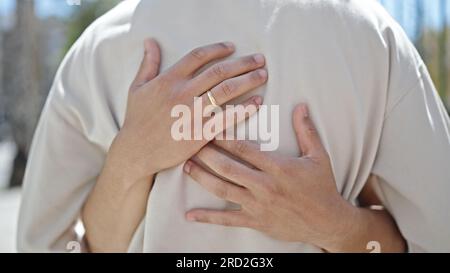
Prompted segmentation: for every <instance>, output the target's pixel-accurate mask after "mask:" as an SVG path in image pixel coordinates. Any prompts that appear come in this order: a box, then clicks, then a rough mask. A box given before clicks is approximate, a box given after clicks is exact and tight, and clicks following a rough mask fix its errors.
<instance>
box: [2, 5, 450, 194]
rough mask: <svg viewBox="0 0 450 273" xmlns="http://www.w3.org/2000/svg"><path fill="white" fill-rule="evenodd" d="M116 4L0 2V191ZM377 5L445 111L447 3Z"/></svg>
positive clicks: (20, 167)
mask: <svg viewBox="0 0 450 273" xmlns="http://www.w3.org/2000/svg"><path fill="white" fill-rule="evenodd" d="M124 1H126V0H124ZM186 1H187V0H186ZM118 2H120V0H81V5H79V6H69V5H68V4H67V2H66V1H65V0H0V189H1V188H5V187H11V186H18V185H20V184H21V181H22V177H23V174H24V170H25V164H26V160H27V155H28V151H29V147H30V144H31V139H32V136H33V131H34V129H35V126H36V123H37V121H38V117H39V113H40V111H41V109H42V106H43V104H44V102H45V98H46V96H47V93H48V90H49V89H50V86H51V84H52V80H53V77H54V74H55V72H56V69H57V67H58V64H59V63H60V61H61V59H62V57H63V56H64V55H65V53H66V52H67V50H68V49H69V48H70V47H71V46H72V44H73V43H74V42H75V41H76V39H77V38H78V37H79V36H80V35H81V33H82V32H83V31H84V30H85V29H86V27H87V26H89V25H90V24H91V23H92V22H93V21H94V20H95V19H96V18H98V17H99V16H101V15H102V14H104V13H105V12H106V11H108V10H109V9H111V8H112V7H114V6H115V5H116V4H117V3H118ZM380 2H381V3H382V4H383V5H384V6H385V7H386V9H387V10H388V11H389V12H390V13H391V14H392V15H393V16H394V17H395V18H396V19H397V21H398V22H399V23H400V24H401V25H402V26H403V27H404V29H405V31H406V32H407V34H408V35H409V37H410V38H411V40H412V41H413V42H414V43H415V45H416V47H417V49H418V51H419V52H420V54H421V55H422V57H423V58H424V60H425V62H426V64H427V66H428V68H429V70H430V73H431V75H432V78H433V80H434V82H435V84H436V87H437V88H438V90H439V94H440V95H441V97H442V98H443V101H444V102H445V104H446V105H447V106H450V81H449V76H450V71H449V67H450V65H449V63H450V61H449V58H450V56H449V54H448V52H449V50H450V48H449V41H448V39H449V37H450V36H449V35H450V28H449V26H448V17H449V14H450V11H449V6H450V3H449V2H450V0H380ZM8 162H12V163H13V164H11V163H8Z"/></svg>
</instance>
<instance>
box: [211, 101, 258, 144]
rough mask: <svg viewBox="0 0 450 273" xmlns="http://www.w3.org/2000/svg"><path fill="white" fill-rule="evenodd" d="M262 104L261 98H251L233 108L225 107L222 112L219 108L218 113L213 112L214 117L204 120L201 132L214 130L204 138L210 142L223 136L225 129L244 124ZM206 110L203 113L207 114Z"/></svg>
mask: <svg viewBox="0 0 450 273" xmlns="http://www.w3.org/2000/svg"><path fill="white" fill-rule="evenodd" d="M262 102H263V98H262V97H260V96H255V97H251V98H250V99H248V100H247V101H246V102H244V103H243V104H239V105H235V106H233V107H226V109H225V110H224V111H222V110H221V109H220V108H219V109H218V110H219V111H217V112H214V113H215V115H214V116H212V117H210V118H209V119H208V118H205V123H204V128H203V132H205V131H208V130H206V129H205V128H214V130H211V133H210V134H208V135H204V137H205V138H206V139H207V140H208V141H211V140H213V139H214V138H215V137H216V136H218V135H220V134H223V132H225V131H226V130H227V129H230V128H231V127H235V126H237V125H238V124H240V123H242V122H244V121H245V120H247V119H248V118H249V117H251V116H253V115H254V114H256V113H257V112H258V110H259V107H260V106H261V104H262ZM203 103H205V102H203ZM207 107H212V106H207ZM207 109H208V108H205V110H204V111H205V113H208V112H209V111H208V110H207Z"/></svg>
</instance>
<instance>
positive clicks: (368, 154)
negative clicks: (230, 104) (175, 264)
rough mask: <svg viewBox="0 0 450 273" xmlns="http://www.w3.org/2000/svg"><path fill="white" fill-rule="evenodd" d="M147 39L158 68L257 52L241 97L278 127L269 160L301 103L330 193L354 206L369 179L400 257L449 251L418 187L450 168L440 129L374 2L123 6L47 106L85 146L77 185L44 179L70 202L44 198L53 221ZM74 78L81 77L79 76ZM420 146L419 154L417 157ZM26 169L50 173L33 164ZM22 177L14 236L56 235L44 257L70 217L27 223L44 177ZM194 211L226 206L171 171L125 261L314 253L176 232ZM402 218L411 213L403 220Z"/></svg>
mask: <svg viewBox="0 0 450 273" xmlns="http://www.w3.org/2000/svg"><path fill="white" fill-rule="evenodd" d="M147 37H153V38H155V39H156V40H157V41H158V42H159V43H160V45H161V48H162V56H163V59H162V69H163V70H164V69H166V68H168V67H169V66H171V65H172V64H174V63H175V62H176V61H177V60H178V59H179V58H180V57H182V56H183V55H184V54H186V53H187V52H188V51H189V50H191V49H193V48H195V47H198V46H201V45H205V44H210V43H214V42H218V41H232V42H234V43H235V44H236V48H237V51H236V53H235V56H242V55H246V54H251V53H255V52H260V53H263V54H264V55H265V56H266V59H267V69H268V71H269V78H270V79H269V82H268V84H267V85H266V86H264V87H263V88H260V89H258V90H256V91H255V92H254V93H253V94H255V93H257V94H261V95H262V96H263V97H264V104H265V105H268V106H269V107H270V106H272V105H278V106H279V120H275V121H274V120H272V121H270V120H269V119H268V118H267V119H266V120H265V119H264V118H263V119H260V122H266V123H272V122H277V123H278V124H279V134H278V133H277V134H275V137H276V138H277V139H276V140H275V139H273V140H272V141H275V143H278V144H279V145H278V148H277V151H278V152H280V153H282V154H286V155H293V156H294V155H297V154H298V148H297V143H296V140H295V135H294V132H293V129H292V125H291V124H292V122H291V119H292V111H293V108H294V106H295V105H296V104H298V103H299V102H306V103H308V105H309V106H310V109H311V115H312V117H313V119H314V122H315V123H316V125H317V128H318V131H319V133H320V135H321V138H322V140H323V143H324V145H325V147H326V149H327V151H328V153H329V155H330V158H331V162H332V166H333V170H334V173H335V177H336V183H337V187H338V190H339V191H340V192H341V194H342V195H343V196H344V197H345V198H346V199H348V200H349V201H351V202H352V203H355V202H356V199H357V197H358V195H359V193H360V191H361V189H362V188H363V186H364V183H365V181H366V180H367V177H368V176H369V175H370V174H371V173H374V174H376V175H378V176H380V178H381V179H380V181H381V182H380V183H379V185H378V191H379V192H380V193H381V199H383V201H384V202H385V205H386V207H387V208H388V209H389V210H390V212H391V213H392V214H393V216H394V218H396V221H397V223H398V225H399V228H400V230H401V231H402V233H403V234H404V236H405V237H406V239H407V240H409V241H410V242H409V247H410V249H414V248H417V249H426V250H439V249H440V246H442V245H443V246H445V245H447V246H448V245H450V242H449V240H450V239H448V238H447V239H443V240H447V242H445V243H442V240H441V242H440V243H439V242H438V240H437V239H436V238H439V237H438V236H437V235H436V237H433V236H434V235H433V234H430V230H432V229H431V227H430V226H429V223H433V225H434V226H433V228H434V229H437V230H440V229H441V228H443V227H444V226H445V225H446V221H448V219H447V220H445V219H442V217H441V216H440V214H439V211H442V208H441V206H440V204H442V203H443V202H444V201H443V200H445V198H447V197H446V196H445V195H444V194H443V193H442V192H440V191H439V190H438V189H439V187H436V190H435V189H434V188H433V189H432V188H427V182H426V181H433V183H435V184H437V185H441V186H443V185H444V184H445V181H444V179H443V178H445V177H447V179H448V177H450V173H449V170H448V168H447V169H445V167H444V166H443V165H442V164H445V163H443V162H449V160H450V158H449V154H450V153H449V152H450V142H449V139H450V134H449V119H448V116H447V115H446V114H445V113H444V108H443V106H442V103H441V102H440V100H439V99H438V98H437V95H436V92H435V90H434V87H433V86H432V84H431V81H430V79H429V76H428V73H427V72H426V69H425V68H424V65H423V63H422V61H421V60H420V57H418V54H417V53H416V51H415V49H414V48H413V46H412V45H411V44H410V42H409V41H408V39H407V38H406V36H405V34H404V33H403V31H402V30H401V29H400V27H399V26H398V25H397V24H396V23H395V22H394V21H393V20H392V19H391V18H390V17H389V16H388V15H387V13H386V12H385V11H384V10H383V9H382V8H381V7H380V6H379V4H378V3H377V2H376V1H372V0H365V1H361V0H353V1H351V0H350V1H344V0H297V1H294V0H284V1H275V0H273V1H272V0H248V1H241V0H230V1H202V0H191V1H173V0H164V1H162V0H160V1H158V0H148V1H140V2H139V1H134V0H133V1H131V0H129V1H124V2H123V3H121V4H120V5H119V6H118V7H117V8H115V9H114V10H113V11H111V12H110V13H108V14H107V15H105V16H104V17H102V18H101V19H100V20H98V21H97V22H96V23H94V25H93V26H91V27H90V28H89V29H88V30H87V31H86V33H85V34H84V35H83V37H82V38H81V39H80V40H79V41H78V42H77V44H76V45H75V46H74V48H73V49H72V51H71V53H70V54H69V56H68V57H67V58H66V61H65V62H66V65H64V64H63V67H62V69H61V70H60V72H59V73H60V75H59V79H58V78H57V81H56V82H55V86H54V89H53V90H52V93H51V95H50V98H49V103H48V105H47V108H48V109H47V111H56V112H59V113H63V114H62V115H63V116H66V117H67V122H68V123H73V124H75V126H78V128H79V129H80V131H81V132H82V135H83V136H84V137H85V139H86V140H87V141H86V142H88V143H89V144H86V146H87V147H90V148H89V150H90V151H89V152H86V153H83V152H81V153H80V158H86V159H85V162H84V163H77V166H76V170H77V173H76V174H68V175H67V177H64V179H58V178H53V179H54V180H59V181H58V182H57V181H55V182H53V181H46V182H45V183H46V184H48V187H52V186H55V185H56V186H55V187H58V188H61V189H60V190H61V191H63V192H66V193H67V195H68V196H71V197H72V198H73V202H69V203H70V204H64V205H62V201H61V202H60V201H57V200H58V198H55V199H54V200H55V201H54V202H53V204H54V205H56V206H58V205H61V206H62V208H61V207H60V210H61V212H55V213H61V214H63V213H64V207H65V208H67V209H69V210H72V211H76V208H77V207H80V206H81V205H82V200H84V198H85V197H86V195H87V194H88V193H89V191H90V189H91V188H92V185H93V183H95V177H96V175H97V174H98V172H99V171H100V170H101V166H102V160H103V159H104V155H105V154H106V152H107V151H108V148H109V145H110V144H111V141H112V139H113V138H114V136H115V135H116V134H117V132H118V130H119V129H120V126H121V124H122V123H123V119H124V115H125V109H126V98H127V89H128V86H129V84H130V83H131V81H132V79H133V77H134V75H135V72H136V70H137V68H138V64H139V61H140V59H141V58H142V41H143V40H144V39H145V38H147ZM80 67H83V68H84V70H83V71H80V70H79V68H80ZM205 91H207V90H205ZM250 95H251V94H249V95H248V96H250ZM244 98H245V97H243V98H240V99H239V100H238V101H243V100H244ZM269 117H270V116H269ZM249 122H256V119H255V118H253V119H251V120H250V121H249ZM41 123H42V122H41ZM40 126H41V127H46V126H50V127H51V126H52V125H51V122H50V125H48V124H41V125H40ZM273 128H274V127H273V126H272V129H273ZM47 129H48V128H47ZM240 129H242V128H240ZM41 131H45V129H41ZM38 134H39V131H38ZM63 138H64V137H63V136H61V139H63ZM61 141H62V140H61ZM422 141H425V142H426V144H427V145H424V146H423V147H421V146H417V144H418V143H422ZM66 144H68V143H61V145H66ZM34 149H36V150H38V151H39V149H45V148H44V147H34ZM67 149H68V148H67ZM41 152H42V153H43V154H45V153H46V151H45V150H42V151H41ZM72 152H73V151H72ZM59 153H62V152H59ZM47 154H48V153H47ZM46 156H51V155H40V160H42V161H45V160H43V158H42V157H46ZM424 156H426V157H429V158H428V160H424V159H423V157H424ZM35 161H37V159H35ZM418 166H420V168H421V171H420V172H418V171H417V169H416V168H418ZM34 168H41V169H42V172H45V171H48V170H45V168H46V166H43V165H39V164H36V166H35V167H34ZM27 180H28V181H26V187H27V188H26V191H25V200H26V202H25V204H24V205H23V206H24V207H23V210H26V211H28V214H31V213H32V212H34V216H33V217H28V218H27V219H26V220H24V221H22V224H23V225H22V229H23V232H24V234H30V233H31V230H32V229H33V228H37V230H42V232H43V231H44V230H47V231H48V230H51V229H53V230H54V232H53V234H54V235H55V236H54V237H56V234H58V236H59V238H58V239H57V238H52V237H51V236H52V235H48V236H47V239H46V240H47V241H45V239H44V241H45V242H40V243H41V244H42V247H44V245H45V244H47V247H49V248H52V246H54V245H55V244H56V245H57V244H58V240H59V241H60V242H61V244H62V245H63V242H65V241H64V239H62V238H64V236H61V234H65V236H66V235H67V237H66V239H67V238H70V236H72V235H68V234H71V232H69V233H67V229H69V227H70V225H71V224H72V223H73V220H74V218H75V217H76V213H75V212H74V213H73V214H72V218H71V217H70V216H65V217H63V219H60V220H57V221H58V223H59V224H58V225H57V226H58V228H57V229H56V230H55V227H53V228H50V227H49V226H50V224H49V225H45V224H41V225H40V226H39V227H36V226H35V224H34V223H36V222H41V223H42V222H45V221H39V220H42V219H43V218H42V217H47V215H45V211H48V208H47V205H45V204H42V203H43V202H42V200H41V202H39V200H36V198H42V197H35V194H31V192H33V191H35V190H36V189H37V187H42V181H41V182H40V181H36V180H43V178H40V177H39V176H34V177H27ZM61 180H64V182H61ZM58 183H59V184H58ZM61 183H63V184H61ZM53 184H55V185H53ZM37 185H39V186H37ZM80 189H81V190H80ZM425 189H428V190H429V191H430V192H429V194H428V195H426V196H424V195H422V194H421V191H423V190H425ZM77 191H78V193H77V194H75V192H77ZM80 191H81V192H82V193H80ZM46 194H47V196H48V194H49V193H46ZM50 195H51V194H50ZM27 197H28V198H27ZM33 198H34V200H33ZM65 202H67V200H65ZM32 204H34V206H32ZM36 204H39V205H36ZM199 207H200V208H227V207H233V204H230V203H226V202H224V201H222V200H219V199H217V198H215V197H214V196H212V195H211V194H209V193H208V192H207V191H205V190H204V189H202V188H201V187H200V186H199V185H198V184H196V183H194V182H193V181H192V180H191V179H190V178H188V176H186V175H185V174H184V173H183V171H182V166H178V167H175V168H172V169H170V170H167V171H164V172H162V173H160V174H158V176H157V177H156V181H155V185H154V187H153V189H152V192H151V194H150V197H149V202H148V210H147V214H146V217H145V219H144V220H143V221H142V224H141V225H140V227H139V228H138V230H137V231H136V234H135V236H134V238H133V241H132V244H131V246H130V251H146V252H166V251H167V252H210V251H211V252H215V251H217V252H305V251H320V249H317V248H315V247H314V246H307V245H302V244H291V243H284V242H279V241H275V240H273V239H270V238H269V237H267V236H265V235H263V234H262V233H259V232H256V231H253V230H250V229H244V228H230V227H222V226H211V225H202V224H198V223H188V222H187V221H186V220H185V217H184V215H185V212H186V211H188V210H189V209H191V208H199ZM411 207H416V208H417V209H415V210H412V211H411V210H409V211H408V213H405V211H406V210H407V209H408V208H411ZM425 215H427V219H428V220H425V218H426V217H425ZM430 215H431V216H430ZM23 219H25V218H23ZM412 219H414V220H412ZM421 220H424V221H421ZM412 222H414V223H415V224H414V225H411V223H412ZM417 222H422V223H421V224H417ZM33 232H36V229H34V231H33ZM38 232H39V231H38ZM25 237H26V235H25V236H24V238H25ZM19 241H20V240H19ZM55 242H56V243H55ZM36 244H38V243H36V242H34V243H33V242H31V241H27V240H26V239H24V240H23V246H24V248H30V249H33V247H35V246H36ZM39 247H41V246H38V248H39ZM44 248H45V247H44Z"/></svg>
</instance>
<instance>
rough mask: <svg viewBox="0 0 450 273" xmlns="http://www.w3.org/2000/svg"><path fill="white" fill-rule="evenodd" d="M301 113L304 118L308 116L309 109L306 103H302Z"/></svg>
mask: <svg viewBox="0 0 450 273" xmlns="http://www.w3.org/2000/svg"><path fill="white" fill-rule="evenodd" d="M301 107H302V113H303V117H304V118H308V117H309V109H308V106H307V105H306V104H302V106H301Z"/></svg>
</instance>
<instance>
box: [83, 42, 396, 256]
mask: <svg viewBox="0 0 450 273" xmlns="http://www.w3.org/2000/svg"><path fill="white" fill-rule="evenodd" d="M233 51H234V47H233V46H232V45H230V44H215V45H210V46H206V47H203V48H199V49H196V50H194V51H192V52H191V53H190V54H188V55H187V56H185V57H184V58H183V59H182V60H181V61H180V62H179V63H178V64H176V65H174V66H173V67H172V68H170V69H169V70H168V71H165V72H163V73H161V74H159V65H160V50H159V47H158V45H157V43H156V42H155V41H154V40H147V41H146V42H145V55H144V58H143V61H142V65H141V67H140V69H139V71H138V73H137V76H136V79H135V80H134V82H133V84H132V85H131V87H130V91H129V98H128V107H127V113H126V118H125V124H124V125H123V128H122V129H121V131H120V133H119V134H118V136H117V137H116V138H115V140H114V142H113V145H112V146H111V149H110V151H109V152H108V155H107V159H106V162H105V165H104V168H103V170H102V172H101V174H100V176H99V178H98V180H97V183H96V185H95V187H94V189H93V191H92V192H91V194H90V196H89V197H88V200H87V202H86V204H85V206H84V208H83V210H82V220H83V223H84V225H85V229H86V240H87V242H88V244H89V246H90V250H91V251H92V252H125V251H126V250H127V248H128V245H129V243H130V241H131V238H132V236H133V234H134V232H135V230H136V228H137V226H138V225H139V223H140V222H141V220H142V219H143V217H144V215H145V210H146V205H147V199H148V196H149V194H150V192H151V187H152V185H153V177H154V175H155V174H157V173H158V172H160V171H162V170H164V169H167V168H170V167H173V166H176V165H178V164H180V163H182V162H184V161H185V160H187V159H189V158H192V157H193V156H194V155H195V154H197V153H198V154H197V156H196V157H195V158H194V159H193V160H191V161H188V163H187V164H186V166H185V171H186V172H187V173H188V174H189V175H191V176H192V177H193V178H194V179H195V180H197V181H198V182H199V183H200V184H201V185H203V186H204V187H205V188H207V189H208V190H210V191H211V192H212V193H213V194H216V195H218V196H219V197H221V198H223V199H226V200H229V201H232V202H235V203H238V204H241V206H242V210H241V211H233V212H223V211H208V210H203V209H199V210H194V211H191V212H189V213H187V215H186V216H187V219H188V220H191V221H194V220H195V221H200V222H205V223H212V224H222V225H229V226H245V227H249V228H253V229H256V230H260V231H262V232H264V233H266V234H268V235H270V236H272V237H274V238H277V239H279V240H285V241H293V242H304V243H311V244H314V245H317V246H319V247H321V248H323V249H324V250H326V251H330V252H356V251H364V250H365V247H366V244H367V242H368V241H373V240H376V241H379V242H380V243H381V245H382V250H383V251H386V252H394V251H403V250H404V242H403V239H402V237H401V235H400V233H399V232H398V230H397V227H396V225H395V222H394V221H393V220H392V218H391V217H390V215H389V214H388V213H387V212H385V211H373V210H370V209H363V208H360V209H359V208H354V207H352V206H351V205H350V204H348V203H347V202H346V201H345V200H343V199H342V198H341V197H340V195H339V194H338V192H337V190H336V186H335V181H334V177H333V174H332V171H331V165H330V162H329V158H328V155H327V154H326V151H325V149H324V148H323V146H322V145H321V143H320V139H319V137H318V135H317V132H316V130H315V129H314V126H313V124H312V122H311V120H310V119H309V114H307V110H306V109H307V108H306V106H304V105H303V106H301V107H299V108H297V110H296V111H295V113H294V128H295V131H296V133H297V138H298V140H299V146H300V148H301V150H302V152H303V153H302V154H303V156H301V157H298V158H286V157H283V156H281V155H277V154H275V153H262V152H260V151H259V149H258V147H257V146H255V145H254V144H252V143H248V142H227V141H215V142H214V143H213V144H208V143H210V141H209V140H207V139H205V140H201V141H178V142H177V141H174V140H173V139H172V137H171V135H170V127H171V125H172V124H173V122H174V120H173V119H171V118H170V110H171V108H172V107H173V106H174V105H177V104H185V105H190V106H191V107H192V104H193V97H195V96H202V101H203V103H204V104H208V103H209V100H208V99H207V98H206V97H205V95H204V92H205V90H210V89H211V90H212V92H213V94H214V97H215V98H216V100H217V102H218V103H219V104H224V103H226V102H227V101H229V100H230V99H233V98H236V97H238V96H240V95H242V94H244V93H246V92H248V91H250V90H252V89H254V88H256V87H258V86H261V85H263V84H264V83H265V82H266V81H267V72H266V71H265V70H263V69H262V67H264V65H265V64H264V57H263V56H261V55H257V58H255V56H247V57H243V58H241V59H237V60H233V61H222V62H219V63H218V64H216V65H214V66H212V67H210V68H209V69H207V70H205V71H204V72H203V73H201V74H199V75H198V76H194V75H196V71H198V70H199V69H201V68H202V67H203V66H204V65H206V64H208V63H210V62H212V61H215V60H218V59H222V58H225V57H227V56H230V55H231V54H232V53H233ZM258 59H259V60H260V61H257V60H258ZM261 103H262V98H260V97H254V98H251V99H250V100H249V101H247V102H246V103H245V104H254V105H256V106H257V105H260V104H261ZM225 114H226V113H225ZM253 114H254V113H253ZM214 118H223V116H215V117H214ZM241 121H242V120H239V121H236V122H241ZM233 125H234V124H231V125H230V126H233ZM223 129H224V130H225V129H226V128H223ZM205 146H206V147H205ZM202 148H203V149H202ZM225 150H226V151H227V152H229V153H231V154H235V155H236V156H237V157H239V158H240V159H241V160H242V161H244V162H247V163H249V164H251V165H253V168H248V167H246V166H244V165H243V164H241V163H240V162H238V161H236V160H232V159H231V158H229V157H227V155H226V153H225V152H224V151H225ZM199 151H200V152H199ZM250 155H251V156H250ZM195 160H197V161H201V163H202V164H203V165H204V166H207V167H208V168H209V169H210V170H209V171H207V170H206V169H204V168H202V167H200V165H199V164H197V163H195V162H194V161H195ZM199 163H200V162H199ZM230 182H232V183H230ZM368 189H369V190H367V191H365V192H366V193H367V194H366V196H365V197H366V199H367V200H369V201H370V202H372V203H377V202H378V200H377V199H376V198H375V195H374V194H373V191H370V188H368ZM305 193H308V194H305ZM369 197H370V198H369ZM257 200H258V201H257ZM369 201H368V202H367V204H369V203H370V202H369ZM371 205H374V204H371Z"/></svg>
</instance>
